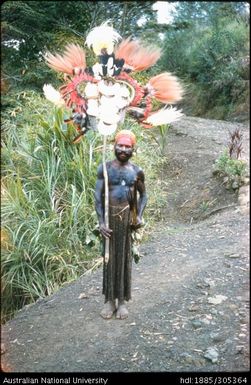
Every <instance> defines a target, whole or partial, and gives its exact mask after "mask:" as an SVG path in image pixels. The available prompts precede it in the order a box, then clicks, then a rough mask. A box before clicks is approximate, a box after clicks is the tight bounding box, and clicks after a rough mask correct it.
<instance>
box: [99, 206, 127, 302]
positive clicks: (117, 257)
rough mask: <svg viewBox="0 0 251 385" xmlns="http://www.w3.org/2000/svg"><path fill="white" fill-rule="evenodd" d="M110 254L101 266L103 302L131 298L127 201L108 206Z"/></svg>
mask: <svg viewBox="0 0 251 385" xmlns="http://www.w3.org/2000/svg"><path fill="white" fill-rule="evenodd" d="M109 228H110V229H111V230H113V233H112V236H111V238H110V250H109V252H110V255H109V261H108V263H107V264H106V263H104V267H103V294H104V295H105V302H107V301H114V300H115V299H116V298H118V300H119V301H123V300H126V301H128V300H129V299H131V273H132V253H131V228H130V208H129V205H128V203H125V204H124V205H120V206H110V208H109Z"/></svg>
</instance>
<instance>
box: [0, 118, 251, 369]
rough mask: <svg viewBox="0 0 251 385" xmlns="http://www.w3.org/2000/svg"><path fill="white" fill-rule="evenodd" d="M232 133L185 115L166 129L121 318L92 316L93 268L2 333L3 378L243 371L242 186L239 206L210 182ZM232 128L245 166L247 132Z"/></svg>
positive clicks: (95, 301) (97, 299)
mask: <svg viewBox="0 0 251 385" xmlns="http://www.w3.org/2000/svg"><path fill="white" fill-rule="evenodd" d="M234 126H236V124H231V123H227V122H221V121H212V120H205V119H197V118H188V117H186V118H184V119H183V120H182V121H180V122H178V123H176V124H175V125H174V126H173V128H172V129H171V130H170V131H169V133H168V144H167V148H166V153H167V157H168V160H167V167H166V168H165V171H163V175H162V178H163V179H164V180H165V181H166V184H165V186H166V191H167V208H166V212H165V213H164V216H163V217H164V218H166V220H165V219H163V221H162V222H161V223H159V224H158V226H156V231H155V232H154V233H153V235H152V236H151V239H149V240H148V241H147V242H146V243H145V244H144V245H142V246H141V251H142V253H143V254H144V257H143V258H142V260H141V261H140V263H139V264H138V265H135V264H134V270H133V290H132V293H133V300H132V301H131V302H130V303H129V311H130V314H129V318H128V319H127V320H124V321H118V320H116V319H111V320H109V321H105V320H103V319H102V318H101V317H100V316H99V311H100V309H101V307H102V305H103V297H102V295H101V284H102V269H98V270H97V271H95V272H93V273H91V274H89V275H85V276H83V277H82V278H80V279H79V280H78V281H76V282H74V283H72V284H69V285H67V286H65V287H64V288H62V289H61V290H59V291H58V292H57V293H56V294H55V295H53V296H51V297H48V298H46V299H44V300H40V301H38V302H37V303H35V304H34V305H31V306H27V307H25V308H24V309H22V310H21V311H20V312H19V313H18V314H17V316H16V317H15V318H14V319H13V320H11V321H9V322H8V323H7V324H6V325H4V326H3V328H2V342H3V344H4V354H3V355H2V364H3V368H4V369H5V370H6V371H10V372H22V373H23V372H43V373H46V372H61V373H73V372H80V373H85V372H103V373H105V372H107V373H108V372H123V373H125V372H220V371H226V372H235V371H238V372H241V371H248V370H249V335H248V331H249V319H248V317H249V310H248V308H249V255H248V244H249V216H248V203H247V197H248V195H247V188H248V187H247V186H246V187H245V188H244V190H242V194H243V196H242V198H243V199H242V200H241V201H240V199H239V200H238V194H237V193H233V192H230V191H226V190H225V188H224V186H222V185H221V184H220V182H219V180H216V179H215V178H214V177H212V166H213V163H214V161H215V159H216V158H217V157H218V156H219V154H220V153H221V152H222V150H223V148H224V147H225V145H226V141H227V132H228V131H227V130H228V129H229V128H231V127H234ZM239 126H240V127H242V130H243V134H244V151H243V157H244V158H246V159H248V154H249V148H248V137H249V132H248V128H247V126H245V125H239ZM240 203H241V205H240ZM81 293H82V297H83V298H82V299H79V296H80V294H81Z"/></svg>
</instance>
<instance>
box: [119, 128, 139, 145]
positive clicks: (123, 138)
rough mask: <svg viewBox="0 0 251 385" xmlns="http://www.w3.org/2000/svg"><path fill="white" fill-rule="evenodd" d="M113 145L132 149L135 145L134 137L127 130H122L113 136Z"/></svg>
mask: <svg viewBox="0 0 251 385" xmlns="http://www.w3.org/2000/svg"><path fill="white" fill-rule="evenodd" d="M115 144H124V145H127V146H132V147H133V146H135V144H136V136H135V135H134V134H133V133H132V132H131V131H129V130H122V131H120V132H118V133H117V135H116V136H115Z"/></svg>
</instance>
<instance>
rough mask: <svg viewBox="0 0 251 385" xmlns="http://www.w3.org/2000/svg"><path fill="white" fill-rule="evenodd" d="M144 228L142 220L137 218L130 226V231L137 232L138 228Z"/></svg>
mask: <svg viewBox="0 0 251 385" xmlns="http://www.w3.org/2000/svg"><path fill="white" fill-rule="evenodd" d="M142 226H144V223H143V219H142V218H140V217H137V220H136V223H134V224H132V225H131V229H132V230H137V229H139V228H140V227H142Z"/></svg>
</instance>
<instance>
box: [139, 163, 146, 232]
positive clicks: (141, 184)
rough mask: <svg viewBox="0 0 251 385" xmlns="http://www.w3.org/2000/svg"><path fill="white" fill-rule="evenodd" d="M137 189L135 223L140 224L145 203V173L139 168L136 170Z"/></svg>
mask: <svg viewBox="0 0 251 385" xmlns="http://www.w3.org/2000/svg"><path fill="white" fill-rule="evenodd" d="M137 190H138V192H139V200H138V212H137V225H139V226H140V225H142V215H143V212H144V209H145V207H146V203H147V196H146V188H145V175H144V172H143V171H142V170H141V169H140V170H139V171H138V174H137Z"/></svg>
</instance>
